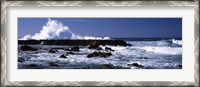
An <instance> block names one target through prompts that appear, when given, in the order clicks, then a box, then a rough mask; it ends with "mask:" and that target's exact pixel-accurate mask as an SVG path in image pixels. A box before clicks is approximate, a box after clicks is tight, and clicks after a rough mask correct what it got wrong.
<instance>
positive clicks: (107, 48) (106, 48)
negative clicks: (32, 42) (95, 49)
mask: <svg viewBox="0 0 200 87" xmlns="http://www.w3.org/2000/svg"><path fill="white" fill-rule="evenodd" d="M105 50H109V51H114V50H113V49H111V48H109V47H105Z"/></svg>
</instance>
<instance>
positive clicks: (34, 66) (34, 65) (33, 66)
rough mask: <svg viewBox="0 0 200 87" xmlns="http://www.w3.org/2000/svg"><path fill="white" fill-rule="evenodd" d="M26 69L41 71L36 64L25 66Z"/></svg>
mask: <svg viewBox="0 0 200 87" xmlns="http://www.w3.org/2000/svg"><path fill="white" fill-rule="evenodd" d="M26 68H28V69H42V66H38V65H36V64H30V65H28V66H26Z"/></svg>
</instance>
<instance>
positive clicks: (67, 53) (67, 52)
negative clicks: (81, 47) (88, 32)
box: [66, 52, 74, 55]
mask: <svg viewBox="0 0 200 87" xmlns="http://www.w3.org/2000/svg"><path fill="white" fill-rule="evenodd" d="M69 54H74V53H73V52H67V53H66V55H69Z"/></svg>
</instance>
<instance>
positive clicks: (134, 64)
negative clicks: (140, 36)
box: [128, 63, 144, 68]
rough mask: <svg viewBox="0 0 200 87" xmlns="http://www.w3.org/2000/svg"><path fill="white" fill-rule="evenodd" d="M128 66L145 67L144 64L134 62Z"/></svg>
mask: <svg viewBox="0 0 200 87" xmlns="http://www.w3.org/2000/svg"><path fill="white" fill-rule="evenodd" d="M128 66H135V67H139V68H143V67H144V66H143V65H140V64H138V63H132V64H128Z"/></svg>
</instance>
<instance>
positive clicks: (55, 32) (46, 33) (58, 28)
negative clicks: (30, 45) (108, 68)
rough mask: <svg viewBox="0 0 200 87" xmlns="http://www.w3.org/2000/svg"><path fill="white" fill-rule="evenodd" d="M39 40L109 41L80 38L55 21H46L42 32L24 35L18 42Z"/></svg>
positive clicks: (89, 37)
mask: <svg viewBox="0 0 200 87" xmlns="http://www.w3.org/2000/svg"><path fill="white" fill-rule="evenodd" d="M30 39H35V40H40V39H98V40H101V39H110V37H94V36H81V35H77V34H75V33H73V32H72V31H71V30H70V29H69V27H68V26H65V25H63V23H62V22H59V21H57V20H52V19H50V18H49V19H48V21H47V23H46V24H45V25H44V26H43V27H42V30H41V31H40V32H38V33H35V34H34V35H30V34H28V35H25V36H24V37H22V38H20V39H19V40H30Z"/></svg>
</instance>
